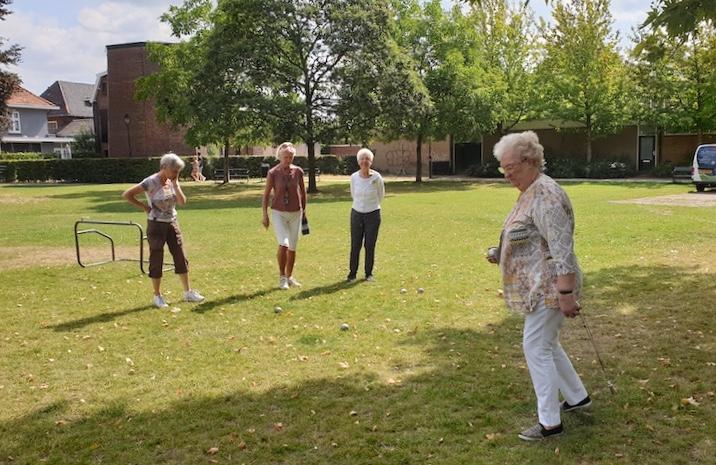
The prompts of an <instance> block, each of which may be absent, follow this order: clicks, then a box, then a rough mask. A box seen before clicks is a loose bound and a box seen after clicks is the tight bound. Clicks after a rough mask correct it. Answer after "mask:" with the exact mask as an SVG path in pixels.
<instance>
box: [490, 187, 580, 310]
mask: <svg viewBox="0 0 716 465" xmlns="http://www.w3.org/2000/svg"><path fill="white" fill-rule="evenodd" d="M500 270H501V271H502V281H503V290H504V297H505V303H506V304H507V306H508V307H509V308H510V309H511V310H513V311H516V312H522V313H529V312H532V311H533V310H535V308H536V307H537V305H538V304H539V303H540V301H544V304H545V306H546V307H547V308H553V309H559V304H558V301H557V298H558V294H559V292H558V290H557V276H562V275H567V274H571V273H575V274H576V283H577V284H576V288H575V290H574V291H575V295H576V296H577V297H579V292H580V290H581V286H582V275H581V271H580V269H579V264H578V263H577V257H576V256H575V254H574V212H573V211H572V204H571V202H570V201H569V198H568V197H567V194H566V193H565V192H564V190H563V189H562V188H561V187H560V186H559V185H558V184H557V183H556V182H555V181H554V180H553V179H552V178H550V177H549V176H546V175H544V174H541V175H540V176H539V177H538V178H537V179H536V180H535V181H534V182H533V183H532V185H530V187H528V188H527V190H525V191H524V192H523V193H522V194H520V197H519V198H518V199H517V203H516V204H515V206H514V208H513V209H512V212H510V214H509V216H508V217H507V219H506V220H505V224H504V226H503V229H502V235H501V236H500Z"/></svg>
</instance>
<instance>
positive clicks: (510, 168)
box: [497, 158, 527, 174]
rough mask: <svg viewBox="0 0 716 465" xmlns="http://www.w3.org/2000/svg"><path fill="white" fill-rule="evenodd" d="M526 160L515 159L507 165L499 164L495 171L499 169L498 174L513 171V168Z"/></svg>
mask: <svg viewBox="0 0 716 465" xmlns="http://www.w3.org/2000/svg"><path fill="white" fill-rule="evenodd" d="M526 161H527V159H526V158H523V159H522V160H520V161H516V162H514V163H510V164H509V165H505V166H500V167H499V168H497V171H499V172H500V174H505V173H510V172H512V171H514V170H515V168H517V167H518V166H520V165H521V164H522V163H524V162H526Z"/></svg>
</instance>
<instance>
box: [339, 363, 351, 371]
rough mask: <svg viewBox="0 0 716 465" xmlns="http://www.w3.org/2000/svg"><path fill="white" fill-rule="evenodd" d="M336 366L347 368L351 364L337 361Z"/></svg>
mask: <svg viewBox="0 0 716 465" xmlns="http://www.w3.org/2000/svg"><path fill="white" fill-rule="evenodd" d="M338 366H340V367H341V368H342V369H344V370H347V369H348V368H350V367H351V366H350V365H349V364H348V362H339V363H338Z"/></svg>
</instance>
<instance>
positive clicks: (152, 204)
mask: <svg viewBox="0 0 716 465" xmlns="http://www.w3.org/2000/svg"><path fill="white" fill-rule="evenodd" d="M182 169H184V160H182V159H181V158H179V157H178V156H177V155H176V154H173V153H167V154H166V155H164V156H163V157H162V158H161V160H160V161H159V172H157V173H154V174H153V175H151V176H149V177H147V178H145V179H144V180H143V181H142V182H140V183H139V184H137V185H135V186H133V187H130V188H129V189H127V190H126V191H124V193H123V194H122V197H124V198H125V199H126V200H127V201H128V202H129V203H131V204H132V205H134V206H136V207H137V208H140V209H142V210H144V211H145V212H146V213H147V242H148V243H149V277H150V278H152V286H153V287H154V305H155V306H156V307H158V308H166V307H168V306H169V305H168V304H167V302H166V300H165V299H164V296H163V295H162V293H161V283H162V268H163V266H164V244H166V245H167V246H168V247H169V252H170V253H171V254H172V257H173V258H174V272H175V273H176V274H178V275H179V279H180V280H181V283H182V286H183V287H184V300H186V301H187V302H201V301H203V300H204V296H202V295H201V294H199V292H197V291H195V290H193V289H191V287H189V268H188V265H189V262H188V261H187V259H186V255H185V254H184V242H183V240H182V235H181V231H180V229H179V223H178V222H177V211H176V205H177V204H179V205H181V206H184V205H186V195H184V192H183V191H182V189H181V186H180V185H179V173H181V170H182ZM142 192H144V193H145V194H146V197H147V203H143V202H140V201H139V200H137V195H139V194H140V193H142Z"/></svg>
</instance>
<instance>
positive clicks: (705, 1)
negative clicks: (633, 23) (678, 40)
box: [642, 0, 716, 37]
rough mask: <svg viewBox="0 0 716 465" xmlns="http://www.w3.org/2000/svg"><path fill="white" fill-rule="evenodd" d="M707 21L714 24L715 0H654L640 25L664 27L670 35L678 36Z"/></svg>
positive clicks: (715, 21) (715, 14) (715, 20)
mask: <svg viewBox="0 0 716 465" xmlns="http://www.w3.org/2000/svg"><path fill="white" fill-rule="evenodd" d="M709 22H710V23H711V25H715V24H716V0H656V1H655V2H654V3H653V4H652V8H651V11H649V15H648V16H647V18H646V21H644V24H643V25H642V27H643V28H648V27H651V28H654V29H658V28H660V27H664V28H666V31H667V32H668V34H669V35H670V36H672V37H680V36H684V35H688V34H689V33H691V32H693V31H695V30H696V29H697V28H698V27H699V25H700V24H701V23H709Z"/></svg>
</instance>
